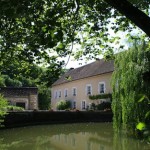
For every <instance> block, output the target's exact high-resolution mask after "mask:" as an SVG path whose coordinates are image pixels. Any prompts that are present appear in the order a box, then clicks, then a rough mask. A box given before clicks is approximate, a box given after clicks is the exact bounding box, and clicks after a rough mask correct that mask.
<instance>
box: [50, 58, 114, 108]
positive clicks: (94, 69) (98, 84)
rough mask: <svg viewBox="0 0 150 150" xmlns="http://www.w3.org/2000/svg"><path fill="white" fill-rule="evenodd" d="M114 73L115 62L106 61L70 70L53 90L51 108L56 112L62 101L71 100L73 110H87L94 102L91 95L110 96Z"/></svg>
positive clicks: (97, 61)
mask: <svg viewBox="0 0 150 150" xmlns="http://www.w3.org/2000/svg"><path fill="white" fill-rule="evenodd" d="M113 71H114V61H113V60H110V61H106V60H104V59H100V60H96V61H95V62H93V63H91V64H88V65H85V66H82V67H79V68H76V69H70V70H69V71H68V72H67V73H65V74H64V75H63V76H62V77H61V78H60V79H58V80H57V81H56V82H55V83H54V84H53V85H52V89H51V95H52V98H51V107H52V108H53V109H54V110H56V108H57V103H58V102H59V101H60V100H69V101H71V103H72V108H76V109H78V110H85V109H86V108H87V107H88V108H90V106H91V103H93V101H92V100H90V99H89V96H90V95H98V94H110V93H112V89H111V86H110V82H111V77H112V73H113ZM107 100H108V101H109V99H99V100H97V101H96V103H98V104H99V103H102V102H103V101H107Z"/></svg>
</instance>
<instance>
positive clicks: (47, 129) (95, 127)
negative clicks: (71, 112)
mask: <svg viewBox="0 0 150 150" xmlns="http://www.w3.org/2000/svg"><path fill="white" fill-rule="evenodd" d="M0 150H150V145H148V144H146V143H144V142H143V141H140V140H138V139H135V138H133V137H129V136H127V135H126V134H125V133H119V134H117V133H114V132H113V128H112V123H75V124H55V125H54V124H53V125H38V126H28V127H21V128H12V129H5V130H0Z"/></svg>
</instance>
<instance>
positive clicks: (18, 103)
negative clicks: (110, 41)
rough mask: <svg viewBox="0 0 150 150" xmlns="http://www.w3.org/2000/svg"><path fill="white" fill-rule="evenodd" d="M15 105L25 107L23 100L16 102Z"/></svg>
mask: <svg viewBox="0 0 150 150" xmlns="http://www.w3.org/2000/svg"><path fill="white" fill-rule="evenodd" d="M16 106H18V107H22V108H24V109H25V108H26V107H25V103H23V102H16Z"/></svg>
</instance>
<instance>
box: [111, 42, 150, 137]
mask: <svg viewBox="0 0 150 150" xmlns="http://www.w3.org/2000/svg"><path fill="white" fill-rule="evenodd" d="M149 75H150V45H149V43H145V42H140V41H135V43H134V44H133V47H132V48H130V49H129V50H128V51H124V52H121V53H119V54H117V55H116V56H115V71H114V73H113V79H112V85H113V101H112V110H113V113H114V119H113V121H114V127H115V128H117V129H120V128H121V127H122V125H123V127H125V128H126V129H127V130H129V131H130V132H131V131H132V132H133V133H137V132H142V133H145V134H148V135H147V136H148V137H150V134H149V130H150V129H148V126H149V121H150V76H149ZM146 131H147V132H146Z"/></svg>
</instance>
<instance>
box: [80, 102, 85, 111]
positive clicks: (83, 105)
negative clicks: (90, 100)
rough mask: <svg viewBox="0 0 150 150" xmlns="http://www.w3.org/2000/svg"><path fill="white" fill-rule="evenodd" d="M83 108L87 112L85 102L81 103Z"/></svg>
mask: <svg viewBox="0 0 150 150" xmlns="http://www.w3.org/2000/svg"><path fill="white" fill-rule="evenodd" d="M81 108H82V110H85V108H86V102H85V101H82V102H81Z"/></svg>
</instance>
